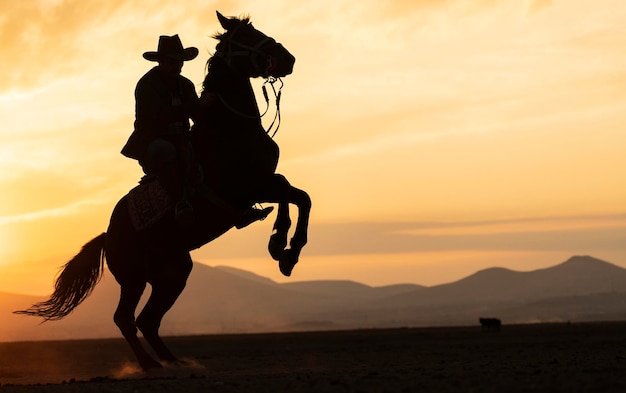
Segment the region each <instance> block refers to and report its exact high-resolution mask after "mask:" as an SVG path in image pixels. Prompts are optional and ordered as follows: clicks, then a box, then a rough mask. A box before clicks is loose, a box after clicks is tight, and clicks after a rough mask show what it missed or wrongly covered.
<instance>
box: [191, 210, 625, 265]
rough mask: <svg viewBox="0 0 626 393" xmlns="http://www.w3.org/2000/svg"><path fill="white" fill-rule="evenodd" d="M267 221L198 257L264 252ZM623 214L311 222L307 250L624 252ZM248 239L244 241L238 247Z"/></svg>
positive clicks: (229, 237) (354, 252) (248, 255)
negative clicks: (484, 219) (244, 245)
mask: <svg viewBox="0 0 626 393" xmlns="http://www.w3.org/2000/svg"><path fill="white" fill-rule="evenodd" d="M268 224H269V223H263V225H257V226H254V227H251V228H249V229H246V231H237V232H229V233H228V234H227V235H226V236H224V237H222V238H220V239H218V240H216V241H214V242H213V243H212V244H211V247H207V248H203V249H200V250H199V251H196V252H195V256H196V257H197V258H200V259H203V258H204V259H206V260H210V259H215V258H253V257H263V256H265V250H266V248H265V242H267V240H268V236H269V233H271V230H270V229H271V228H270V227H269V225H268ZM625 236H626V214H615V215H595V216H593V215H590V216H571V217H537V218H519V219H506V220H490V221H471V222H380V223H372V222H362V223H313V224H312V225H311V227H310V229H309V244H308V245H307V246H306V248H305V253H306V254H307V255H311V256H320V255H326V256H330V255H366V254H370V255H371V254H394V253H416V252H417V253H419V252H453V251H524V252H532V251H564V252H565V253H583V254H588V253H591V252H592V251H595V250H620V251H623V252H625V251H626V245H625V244H624V242H623V239H624V237H625ZM241 244H246V247H241Z"/></svg>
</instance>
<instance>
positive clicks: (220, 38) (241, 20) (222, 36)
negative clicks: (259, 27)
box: [202, 15, 251, 90]
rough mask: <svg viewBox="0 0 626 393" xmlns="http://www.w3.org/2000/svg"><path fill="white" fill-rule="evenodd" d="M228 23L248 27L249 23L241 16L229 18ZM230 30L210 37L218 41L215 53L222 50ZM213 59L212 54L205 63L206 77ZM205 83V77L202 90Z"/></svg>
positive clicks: (244, 16) (245, 17)
mask: <svg viewBox="0 0 626 393" xmlns="http://www.w3.org/2000/svg"><path fill="white" fill-rule="evenodd" d="M230 21H231V22H233V23H235V22H236V23H238V24H239V26H244V25H246V26H247V25H249V24H251V23H250V16H248V15H242V16H240V17H235V18H230ZM231 30H233V29H227V30H226V31H224V32H223V33H219V32H218V33H215V34H213V35H212V36H211V37H212V38H215V39H216V40H218V41H219V42H218V43H217V45H216V46H215V51H216V52H219V51H220V49H222V46H223V45H224V44H223V41H224V39H225V38H226V37H228V35H229V34H230V32H231ZM214 59H215V54H213V55H212V56H211V57H209V59H208V60H207V62H206V74H205V75H206V76H208V75H209V71H210V70H211V65H212V64H213V61H214ZM206 82H207V78H206V77H205V79H204V82H203V83H202V88H203V90H204V89H205V88H206Z"/></svg>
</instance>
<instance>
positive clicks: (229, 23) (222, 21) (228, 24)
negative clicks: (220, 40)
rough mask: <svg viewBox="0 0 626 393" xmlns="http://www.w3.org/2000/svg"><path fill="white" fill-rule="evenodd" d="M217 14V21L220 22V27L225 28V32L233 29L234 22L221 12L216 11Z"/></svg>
mask: <svg viewBox="0 0 626 393" xmlns="http://www.w3.org/2000/svg"><path fill="white" fill-rule="evenodd" d="M215 13H216V14H217V20H219V21H220V25H222V27H223V28H224V30H228V29H230V28H231V27H233V21H232V20H230V19H228V18H227V17H225V16H224V15H222V14H221V13H220V12H219V11H215Z"/></svg>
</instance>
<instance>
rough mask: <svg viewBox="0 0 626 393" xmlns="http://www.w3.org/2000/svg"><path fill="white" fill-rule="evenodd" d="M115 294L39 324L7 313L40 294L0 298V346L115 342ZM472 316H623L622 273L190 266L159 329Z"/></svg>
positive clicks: (600, 266)
mask: <svg viewBox="0 0 626 393" xmlns="http://www.w3.org/2000/svg"><path fill="white" fill-rule="evenodd" d="M118 296H119V287H118V285H117V283H116V282H115V280H114V279H113V277H112V276H111V275H110V274H109V273H108V272H107V273H106V274H105V276H104V278H103V279H102V281H101V282H100V283H99V284H98V286H97V287H96V289H95V290H94V292H93V294H92V295H91V296H90V297H89V298H88V299H87V300H86V301H85V302H84V303H83V304H82V305H80V306H79V307H78V308H77V309H76V310H75V311H74V313H73V314H71V315H70V316H68V317H67V318H65V319H64V320H62V321H55V322H46V323H43V324H42V323H41V320H39V319H36V318H33V317H26V316H19V315H14V314H12V313H11V312H12V311H13V310H17V309H24V308H27V307H28V306H30V305H31V304H33V303H35V302H38V301H41V300H43V298H42V297H39V296H27V295H17V294H10V293H2V292H0V315H3V318H2V321H3V322H2V323H1V324H0V341H17V340H43V339H77V338H98V337H119V336H120V334H119V332H118V330H117V328H116V326H115V325H114V324H113V320H112V318H113V311H114V310H115V307H116V305H117V300H118ZM145 300H146V299H145V296H144V299H143V301H142V303H143V302H145ZM140 307H141V304H140ZM479 317H491V318H499V319H501V320H502V322H503V324H505V325H506V324H507V323H509V324H512V323H531V322H533V323H534V322H558V321H572V322H574V321H592V320H603V321H604V320H621V319H626V269H623V268H621V267H618V266H616V265H613V264H611V263H608V262H605V261H601V260H599V259H595V258H593V257H589V256H575V257H572V258H570V259H569V260H567V261H565V262H563V263H561V264H558V265H556V266H553V267H549V268H546V269H540V270H534V271H530V272H518V271H512V270H508V269H504V268H490V269H486V270H481V271H479V272H477V273H475V274H473V275H471V276H468V277H466V278H464V279H461V280H459V281H456V282H452V283H449V284H442V285H436V286H431V287H425V286H420V285H414V284H400V285H390V286H383V287H371V286H368V285H364V284H360V283H357V282H353V281H304V282H290V283H276V282H274V281H272V280H270V279H268V278H265V277H261V276H258V275H255V274H253V273H250V272H247V271H244V270H239V269H235V268H231V267H223V266H218V267H210V266H207V265H203V264H199V263H196V264H195V265H194V270H193V272H192V274H191V276H190V277H189V280H188V283H187V288H186V289H185V291H184V292H183V294H182V295H181V297H180V298H179V300H178V301H177V303H176V304H175V306H174V307H173V308H172V310H170V312H169V313H168V314H167V315H166V317H165V319H164V321H163V323H162V326H161V332H162V334H163V335H190V334H212V333H245V332H270V331H297V330H332V329H353V328H382V327H400V326H452V325H478V318H479Z"/></svg>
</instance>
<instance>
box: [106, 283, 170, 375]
mask: <svg viewBox="0 0 626 393" xmlns="http://www.w3.org/2000/svg"><path fill="white" fill-rule="evenodd" d="M145 287H146V283H145V282H143V283H135V284H132V285H131V284H121V293H120V301H119V304H118V305H117V309H116V310H115V314H114V315H113V320H114V321H115V324H116V325H117V327H118V328H119V329H120V331H121V332H122V335H123V336H124V338H125V339H126V341H127V342H128V344H129V345H130V348H131V349H132V351H133V353H134V354H135V357H136V358H137V361H138V362H139V365H140V366H141V368H143V369H144V370H148V369H151V368H156V367H162V366H161V363H159V362H157V361H156V360H154V359H153V358H152V356H150V355H149V354H148V352H146V350H145V349H144V347H143V346H142V345H141V342H140V341H139V338H138V337H137V325H136V323H135V309H136V308H137V304H138V303H139V300H140V299H141V295H142V294H143V291H144V289H145Z"/></svg>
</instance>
